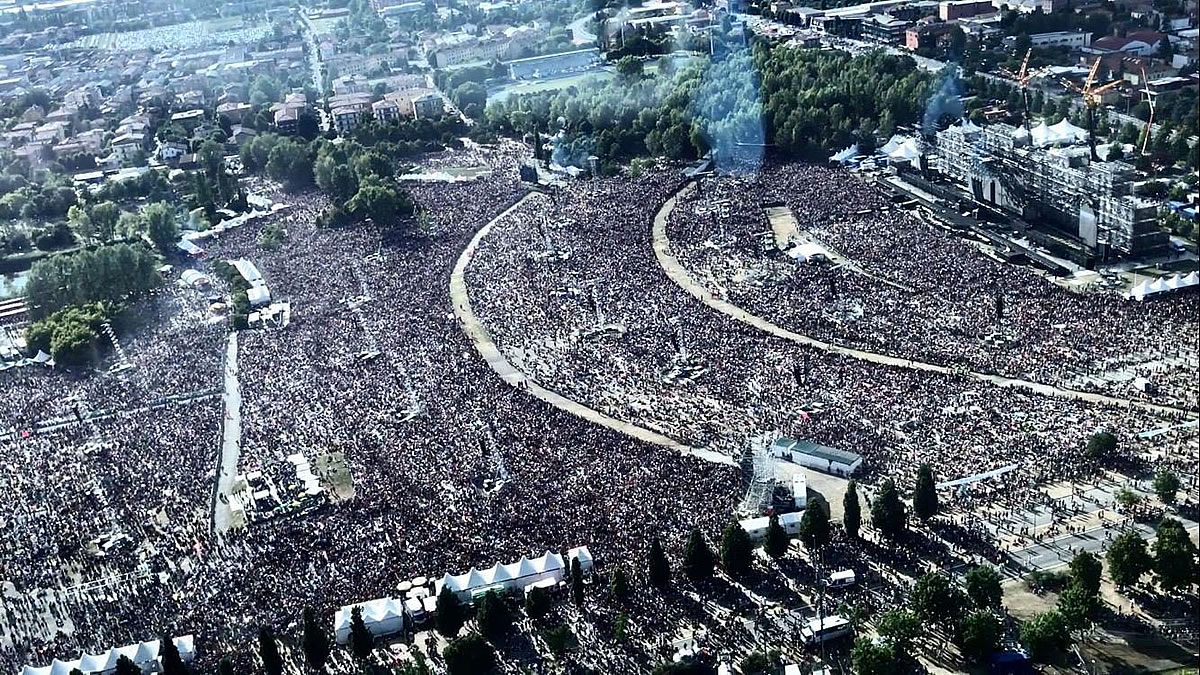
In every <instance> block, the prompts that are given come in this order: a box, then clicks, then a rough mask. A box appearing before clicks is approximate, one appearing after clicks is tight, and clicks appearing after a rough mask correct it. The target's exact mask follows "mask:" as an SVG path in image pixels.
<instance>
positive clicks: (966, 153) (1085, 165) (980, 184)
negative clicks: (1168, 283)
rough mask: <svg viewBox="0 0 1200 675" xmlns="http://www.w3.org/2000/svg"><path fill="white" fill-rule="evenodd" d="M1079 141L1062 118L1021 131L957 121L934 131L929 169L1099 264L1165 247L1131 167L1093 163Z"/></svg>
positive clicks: (1154, 210) (1078, 135)
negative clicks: (1074, 245) (1067, 240)
mask: <svg viewBox="0 0 1200 675" xmlns="http://www.w3.org/2000/svg"><path fill="white" fill-rule="evenodd" d="M1085 138H1086V132H1084V131H1083V130H1082V129H1078V127H1073V126H1072V125H1070V124H1069V123H1067V122H1065V121H1064V122H1062V123H1060V124H1058V125H1054V126H1053V127H1047V126H1046V125H1044V124H1043V125H1040V126H1039V127H1038V128H1035V129H1032V130H1028V129H1025V128H1020V127H1014V126H1012V125H1009V124H990V125H988V126H986V127H980V126H977V125H975V124H972V123H971V122H969V121H966V120H964V121H963V122H962V123H961V124H956V125H953V126H951V127H949V128H948V129H946V130H945V131H940V132H938V134H937V158H936V161H935V162H934V163H933V164H934V167H935V168H936V169H937V170H938V172H940V173H941V174H942V175H943V176H945V177H946V178H949V179H950V180H953V181H955V182H957V183H959V184H960V185H961V186H962V187H963V189H964V190H967V191H969V192H970V193H971V195H972V197H973V198H974V199H975V200H976V201H977V202H979V203H981V204H984V205H987V206H991V207H995V208H997V209H1000V210H1003V211H1006V212H1009V213H1012V214H1015V215H1016V216H1017V217H1019V218H1021V219H1022V220H1025V221H1027V222H1030V223H1034V224H1039V223H1044V224H1046V225H1050V226H1052V227H1054V228H1055V229H1057V230H1059V231H1060V232H1062V233H1063V234H1066V235H1069V236H1070V237H1071V239H1072V240H1074V241H1076V242H1078V244H1079V245H1080V246H1081V247H1083V248H1085V249H1086V250H1087V253H1088V254H1090V255H1093V256H1095V257H1096V258H1098V259H1100V260H1105V259H1110V258H1122V257H1133V256H1143V255H1146V254H1153V253H1156V252H1158V251H1159V250H1163V249H1165V248H1166V247H1167V243H1168V238H1167V234H1166V232H1164V231H1163V230H1162V229H1160V228H1159V226H1158V210H1157V208H1156V207H1155V205H1154V204H1153V203H1152V202H1148V201H1146V200H1143V199H1139V198H1138V197H1136V196H1135V195H1134V194H1133V182H1134V179H1135V173H1134V167H1133V166H1132V165H1130V164H1127V163H1125V162H1122V161H1093V160H1092V158H1091V153H1090V152H1089V149H1088V147H1087V146H1086V145H1078V143H1079V142H1080V141H1081V140H1083V139H1085Z"/></svg>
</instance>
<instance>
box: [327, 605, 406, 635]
mask: <svg viewBox="0 0 1200 675" xmlns="http://www.w3.org/2000/svg"><path fill="white" fill-rule="evenodd" d="M355 607H361V608H362V619H363V623H364V624H366V626H367V630H369V631H371V635H374V636H375V637H377V638H383V637H387V636H389V635H395V634H396V633H399V632H401V631H403V630H404V601H403V600H401V599H399V598H376V599H375V600H368V601H366V602H360V603H358V604H355V605H346V606H345V607H342V608H341V609H339V610H338V611H337V613H336V614H334V615H333V631H334V636H335V637H336V638H337V643H338V644H340V645H344V644H346V643H347V642H349V641H350V622H351V620H352V619H353V617H354V608H355Z"/></svg>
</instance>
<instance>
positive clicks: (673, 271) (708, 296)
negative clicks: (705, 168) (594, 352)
mask: <svg viewBox="0 0 1200 675" xmlns="http://www.w3.org/2000/svg"><path fill="white" fill-rule="evenodd" d="M692 189H693V184H688V185H687V186H686V187H684V188H683V190H681V191H680V192H679V193H677V195H676V196H674V197H671V199H669V200H667V202H666V203H665V204H663V206H662V208H661V209H659V211H658V213H656V214H655V215H654V226H653V230H652V233H653V234H652V236H653V245H654V256H655V257H656V258H658V263H659V265H660V266H662V268H663V271H664V272H666V273H667V276H668V277H670V278H671V280H672V281H674V282H675V283H676V284H678V285H679V286H680V287H681V288H683V290H685V291H687V292H688V293H690V294H691V295H692V296H693V297H695V298H696V299H698V300H700V301H701V302H703V303H704V304H706V305H708V306H709V307H711V308H713V309H715V310H717V311H718V312H721V313H722V314H725V315H726V316H729V317H732V318H734V319H737V320H738V321H741V322H742V323H745V324H749V325H751V326H753V327H755V328H757V329H759V330H761V331H763V332H765V333H770V334H771V335H774V336H776V337H780V338H783V339H785V340H789V341H791V342H796V343H798V344H804V345H809V346H811V347H816V348H817V349H821V350H823V351H827V352H832V353H835V354H841V355H843V356H849V357H851V358H855V359H860V360H863V361H870V362H872V363H878V364H882V365H887V366H895V367H898V368H909V369H912V370H925V371H930V372H935V373H943V374H956V375H966V376H968V377H972V378H974V379H977V380H982V381H986V382H990V383H992V384H995V385H998V386H1001V387H1019V388H1022V389H1026V390H1029V391H1033V392H1035V393H1038V394H1042V395H1045V396H1060V397H1065V398H1074V399H1080V400H1084V401H1091V402H1093V403H1103V404H1108V405H1117V406H1122V407H1126V408H1130V407H1132V408H1141V409H1146V410H1152V411H1154V412H1157V413H1172V414H1178V413H1181V412H1182V413H1185V414H1187V415H1189V416H1195V415H1196V414H1197V413H1196V412H1195V411H1191V410H1186V409H1182V408H1175V407H1173V406H1164V405H1156V404H1153V403H1146V402H1143V401H1133V400H1130V399H1125V398H1117V397H1115V396H1105V395H1103V394H1094V393H1091V392H1083V391H1075V390H1073V389H1063V388H1060V387H1054V386H1051V385H1047V384H1042V383H1039V382H1031V381H1029V380H1019V379H1013V378H1008V377H1001V376H999V375H989V374H987V373H978V372H973V371H964V370H960V369H956V368H947V367H946V366H939V365H937V364H933V363H925V362H923V361H912V360H909V359H901V358H896V357H894V356H888V355H886V354H878V353H876V352H868V351H863V350H861V349H850V348H848V347H842V346H839V345H835V344H831V343H828V342H823V341H821V340H817V339H815V338H811V337H809V336H807V335H801V334H800V333H795V332H793V331H790V330H787V329H786V328H781V327H780V326H777V325H775V324H774V323H771V322H770V321H767V320H766V319H763V318H761V317H758V316H755V315H754V314H751V313H749V312H747V311H745V310H743V309H741V308H740V307H738V306H736V305H733V304H731V303H729V302H726V301H724V300H722V299H720V298H718V297H716V296H714V295H713V294H712V293H711V292H710V291H709V290H708V289H707V288H705V287H704V286H703V285H701V284H700V283H698V282H697V281H696V280H695V279H694V278H693V277H692V275H691V273H690V272H688V271H687V270H686V269H685V268H684V267H683V265H681V264H680V263H679V260H678V259H677V258H676V257H675V256H674V255H673V254H672V253H671V242H670V240H669V239H667V218H668V217H670V215H671V211H673V210H674V209H675V201H676V198H677V197H678V196H680V195H683V194H685V193H687V192H688V191H690V190H692Z"/></svg>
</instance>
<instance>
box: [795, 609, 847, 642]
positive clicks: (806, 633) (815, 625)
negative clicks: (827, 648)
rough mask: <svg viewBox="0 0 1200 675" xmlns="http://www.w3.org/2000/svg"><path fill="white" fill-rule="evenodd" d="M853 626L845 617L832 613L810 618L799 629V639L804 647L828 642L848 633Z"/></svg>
mask: <svg viewBox="0 0 1200 675" xmlns="http://www.w3.org/2000/svg"><path fill="white" fill-rule="evenodd" d="M853 632H854V628H853V627H852V626H851V625H850V622H849V621H847V620H846V619H844V618H842V617H840V616H838V615H836V614H834V615H832V616H827V617H825V618H824V619H812V620H810V621H808V622H807V623H805V624H804V627H803V628H801V629H800V639H801V641H803V642H804V645H805V646H806V647H811V646H814V645H819V644H821V643H824V642H830V641H832V640H836V639H838V638H840V637H844V636H846V635H850V634H851V633H853Z"/></svg>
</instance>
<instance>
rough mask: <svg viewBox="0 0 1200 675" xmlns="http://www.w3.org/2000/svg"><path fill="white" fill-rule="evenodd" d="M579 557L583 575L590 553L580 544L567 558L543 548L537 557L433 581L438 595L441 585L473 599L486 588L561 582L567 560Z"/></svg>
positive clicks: (587, 570) (567, 570)
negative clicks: (549, 581)
mask: <svg viewBox="0 0 1200 675" xmlns="http://www.w3.org/2000/svg"><path fill="white" fill-rule="evenodd" d="M575 559H578V560H579V566H580V568H581V569H582V570H583V573H584V574H589V573H591V571H592V554H591V553H590V552H589V551H588V549H587V547H586V546H579V547H576V548H573V549H571V550H569V551H567V560H566V561H564V560H563V557H562V556H561V555H559V554H557V553H551V552H550V551H546V552H545V553H543V554H542V555H541V556H539V557H537V558H533V559H530V558H527V557H525V556H521V559H520V560H518V561H516V562H514V563H510V564H507V565H503V564H499V563H497V564H496V565H493V566H492V567H491V568H490V569H486V570H477V569H475V568H473V567H472V568H471V569H470V570H468V571H466V572H464V573H462V574H458V575H454V574H446V575H445V576H443V577H442V578H441V579H438V580H437V581H436V582H434V587H435V593H434V594H435V595H441V593H442V589H443V588H449V589H450V590H451V591H453V592H454V593H455V594H457V595H458V597H459V599H460V600H462V601H464V602H474V601H475V599H476V598H480V597H483V595H484V594H486V593H487V592H488V591H502V592H504V591H511V590H518V589H524V588H525V587H526V586H530V585H533V584H536V583H538V582H540V581H545V580H547V579H552V580H554V581H555V582H559V581H563V580H564V579H566V577H567V575H568V574H569V573H570V561H573V560H575Z"/></svg>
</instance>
